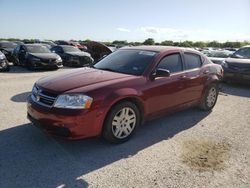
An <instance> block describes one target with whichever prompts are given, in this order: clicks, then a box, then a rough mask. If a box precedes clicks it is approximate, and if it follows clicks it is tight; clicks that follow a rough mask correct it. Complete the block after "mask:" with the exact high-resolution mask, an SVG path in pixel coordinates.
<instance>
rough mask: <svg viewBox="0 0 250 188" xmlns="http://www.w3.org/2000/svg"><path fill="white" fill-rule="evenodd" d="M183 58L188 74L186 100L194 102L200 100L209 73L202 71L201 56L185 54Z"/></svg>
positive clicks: (190, 53)
mask: <svg viewBox="0 0 250 188" xmlns="http://www.w3.org/2000/svg"><path fill="white" fill-rule="evenodd" d="M183 57H184V64H185V72H186V96H185V98H186V99H185V100H186V101H187V102H192V101H195V100H198V99H200V97H201V94H202V91H203V88H204V83H205V81H206V80H207V78H208V74H209V71H206V70H204V69H202V58H201V56H200V55H198V54H196V53H192V52H184V54H183Z"/></svg>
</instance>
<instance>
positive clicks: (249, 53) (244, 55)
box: [222, 46, 250, 84]
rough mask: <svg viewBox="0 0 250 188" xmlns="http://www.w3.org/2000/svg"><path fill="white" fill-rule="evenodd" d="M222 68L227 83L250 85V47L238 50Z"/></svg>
mask: <svg viewBox="0 0 250 188" xmlns="http://www.w3.org/2000/svg"><path fill="white" fill-rule="evenodd" d="M222 67H223V69H224V80H225V81H231V82H240V83H246V84H250V46H245V47H243V48H240V49H239V50H237V51H236V52H235V53H234V54H233V55H232V56H231V57H230V58H227V59H226V60H225V61H224V62H223V63H222Z"/></svg>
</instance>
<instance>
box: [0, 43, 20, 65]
mask: <svg viewBox="0 0 250 188" xmlns="http://www.w3.org/2000/svg"><path fill="white" fill-rule="evenodd" d="M15 47H17V44H16V43H14V42H9V41H0V51H2V52H3V53H4V55H5V56H6V58H7V60H8V61H10V62H12V61H13V59H12V52H13V50H14V49H15Z"/></svg>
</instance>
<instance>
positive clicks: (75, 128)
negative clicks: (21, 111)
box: [27, 96, 104, 140]
mask: <svg viewBox="0 0 250 188" xmlns="http://www.w3.org/2000/svg"><path fill="white" fill-rule="evenodd" d="M97 111H98V110H97V109H96V110H73V109H57V108H53V107H52V108H49V107H44V106H41V105H39V104H37V103H36V102H35V101H33V100H32V98H31V96H29V97H28V100H27V117H28V119H29V120H30V121H31V122H32V123H33V124H34V125H35V126H37V127H39V128H41V129H42V130H44V131H46V132H47V133H49V134H52V135H55V136H59V137H63V138H66V139H71V140H77V139H82V138H88V137H95V136H98V135H100V134H101V130H102V124H103V120H104V118H103V116H102V115H100V114H99V115H98V112H97Z"/></svg>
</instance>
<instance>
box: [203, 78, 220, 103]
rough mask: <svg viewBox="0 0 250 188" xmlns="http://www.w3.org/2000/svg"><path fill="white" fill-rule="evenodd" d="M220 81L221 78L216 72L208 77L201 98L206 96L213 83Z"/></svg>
mask: <svg viewBox="0 0 250 188" xmlns="http://www.w3.org/2000/svg"><path fill="white" fill-rule="evenodd" d="M219 83H220V79H219V78H218V76H217V75H216V74H214V75H213V76H212V77H210V78H209V79H207V81H206V83H205V85H204V88H203V91H202V95H201V100H200V101H202V99H203V98H204V95H205V92H206V90H207V88H208V87H209V86H210V85H211V84H219Z"/></svg>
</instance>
